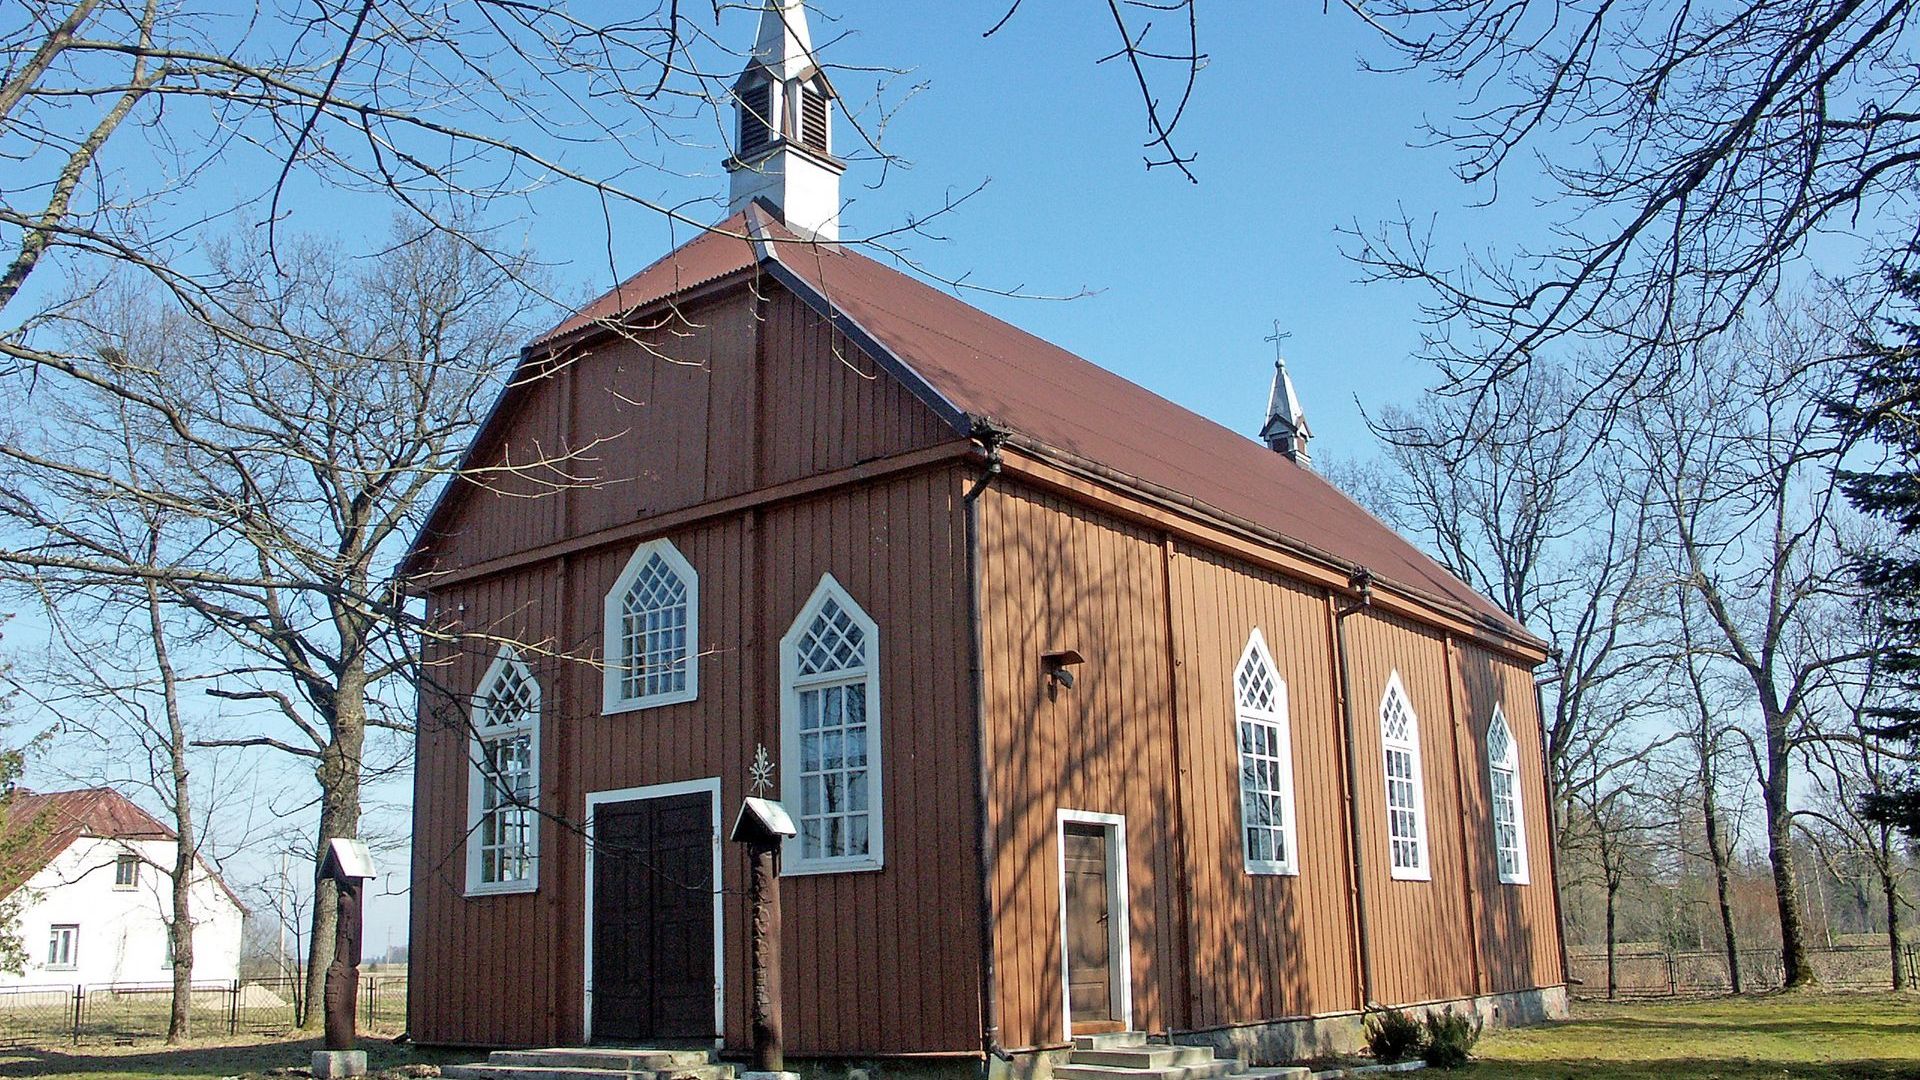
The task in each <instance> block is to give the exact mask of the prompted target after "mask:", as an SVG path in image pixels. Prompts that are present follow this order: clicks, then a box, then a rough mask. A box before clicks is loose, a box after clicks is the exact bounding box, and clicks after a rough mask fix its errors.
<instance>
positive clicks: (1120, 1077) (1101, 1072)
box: [1053, 1058, 1239, 1080]
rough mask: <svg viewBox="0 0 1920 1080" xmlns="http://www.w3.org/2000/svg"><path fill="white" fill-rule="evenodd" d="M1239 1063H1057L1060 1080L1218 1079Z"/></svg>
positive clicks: (1231, 1070)
mask: <svg viewBox="0 0 1920 1080" xmlns="http://www.w3.org/2000/svg"><path fill="white" fill-rule="evenodd" d="M1238 1064H1239V1063H1238V1062H1235V1061H1221V1060H1219V1059H1217V1058H1215V1059H1209V1060H1206V1061H1202V1062H1198V1063H1196V1064H1192V1065H1164V1066H1161V1067H1160V1068H1157V1069H1128V1068H1121V1067H1117V1066H1113V1065H1056V1066H1054V1067H1053V1075H1054V1076H1055V1077H1056V1078H1057V1080H1216V1078H1217V1077H1222V1076H1231V1075H1233V1073H1234V1072H1235V1069H1236V1066H1237V1065H1238Z"/></svg>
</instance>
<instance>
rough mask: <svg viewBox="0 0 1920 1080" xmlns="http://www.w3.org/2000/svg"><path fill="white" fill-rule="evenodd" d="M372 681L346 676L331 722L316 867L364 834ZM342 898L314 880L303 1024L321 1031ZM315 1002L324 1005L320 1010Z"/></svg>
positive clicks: (321, 772) (323, 757)
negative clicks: (336, 843)
mask: <svg viewBox="0 0 1920 1080" xmlns="http://www.w3.org/2000/svg"><path fill="white" fill-rule="evenodd" d="M366 719H367V709H366V679H365V676H364V675H362V674H361V673H360V672H358V671H354V670H349V671H348V672H347V674H346V675H345V676H343V677H342V678H341V680H340V687H339V691H338V696H337V697H336V698H335V702H334V715H333V721H332V724H331V725H330V727H331V734H332V736H333V741H332V742H330V743H328V744H327V746H326V748H325V749H324V750H322V751H321V754H320V764H319V766H318V767H317V768H315V770H314V774H315V775H316V776H317V777H318V778H319V781H320V831H319V834H318V837H317V839H318V841H319V843H318V845H317V846H316V848H315V853H316V860H315V863H314V871H315V873H316V874H318V872H319V862H318V859H319V858H322V857H324V856H325V855H326V850H327V843H328V842H329V841H331V840H333V839H334V838H336V837H340V838H346V839H353V838H355V837H358V836H359V835H360V778H361V777H360V773H361V753H362V750H363V749H364V747H365V743H366V734H367V731H366ZM338 905H339V898H338V897H337V896H335V889H334V885H333V882H331V881H322V880H320V879H319V878H318V877H316V878H315V881H314V890H313V929H312V936H311V938H310V939H309V941H308V943H307V978H306V984H307V986H306V998H307V1001H306V1010H305V1015H303V1016H302V1017H301V1023H300V1027H301V1029H302V1030H304V1031H313V1030H317V1029H318V1028H319V1027H320V1026H321V1023H322V1020H323V1018H324V1016H325V1014H326V1008H325V1004H326V994H327V968H328V966H329V965H331V964H332V963H333V938H334V933H335V930H336V927H337V924H338V922H339V912H338V910H337V909H338ZM315 1006H319V1007H318V1008H316V1007H315Z"/></svg>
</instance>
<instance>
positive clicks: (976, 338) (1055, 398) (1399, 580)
mask: <svg viewBox="0 0 1920 1080" xmlns="http://www.w3.org/2000/svg"><path fill="white" fill-rule="evenodd" d="M743 235H744V236H750V237H758V238H760V239H761V240H762V241H763V243H760V244H757V245H756V244H755V243H754V242H752V241H751V240H747V239H742V236H743ZM756 248H757V249H758V250H756ZM756 256H757V257H756ZM760 260H772V261H773V262H774V263H775V264H777V266H778V267H780V268H784V269H785V270H786V271H788V272H789V273H788V275H787V276H788V277H789V278H797V279H798V283H799V284H800V285H801V286H803V288H804V289H807V290H811V291H812V292H814V293H815V294H816V295H815V296H814V297H811V298H809V299H812V300H815V301H819V302H823V303H824V304H825V305H827V306H828V307H829V308H830V309H831V310H832V311H834V312H836V313H837V314H838V315H840V316H842V317H844V318H845V319H848V320H851V321H852V322H853V323H854V324H856V325H857V327H858V328H859V329H860V330H862V331H864V332H865V334H866V335H867V336H869V337H871V338H872V339H873V341H874V342H875V343H877V344H878V345H879V346H881V347H882V348H883V349H885V350H886V351H887V352H889V353H891V354H892V358H893V359H894V360H897V361H898V362H899V365H900V366H901V367H904V368H905V369H907V372H906V373H907V374H908V375H909V376H910V377H912V376H917V377H918V378H919V379H920V380H921V381H923V383H924V386H923V387H920V388H918V389H920V390H921V391H923V393H922V396H923V397H927V398H929V399H931V400H933V401H934V403H935V404H936V405H938V406H940V407H941V411H942V412H943V413H948V412H949V411H950V410H951V411H954V412H958V413H960V414H965V415H967V416H970V417H972V418H976V419H990V420H992V421H994V422H995V423H997V424H999V425H1001V426H1003V427H1006V428H1009V429H1011V430H1012V431H1014V432H1017V433H1018V434H1020V435H1023V436H1025V437H1027V438H1028V439H1031V440H1033V441H1035V442H1037V443H1040V444H1042V445H1043V446H1046V447H1050V448H1053V449H1056V450H1060V451H1065V452H1066V453H1068V454H1070V455H1073V456H1075V457H1078V458H1082V459H1085V460H1087V461H1090V462H1093V463H1096V464H1098V465H1099V466H1102V467H1104V469H1106V470H1108V471H1111V472H1114V473H1119V474H1121V475H1122V477H1125V478H1133V479H1135V480H1138V481H1141V482H1143V483H1144V484H1145V485H1149V486H1151V487H1155V488H1161V489H1166V490H1169V491H1172V492H1176V493H1179V494H1181V495H1184V496H1186V497H1188V498H1190V499H1192V500H1194V501H1195V502H1197V503H1199V504H1202V507H1203V508H1210V509H1212V510H1213V511H1215V512H1216V513H1218V514H1223V515H1226V516H1228V517H1229V518H1233V519H1238V520H1241V521H1246V522H1251V523H1253V524H1255V525H1257V526H1260V527H1262V528H1264V529H1267V530H1269V531H1271V532H1273V533H1277V534H1280V535H1281V536H1283V537H1285V538H1287V539H1288V540H1290V541H1292V542H1293V543H1295V544H1297V545H1298V546H1301V547H1304V548H1306V549H1309V550H1311V551H1314V552H1318V553H1319V554H1321V555H1323V556H1327V557H1330V558H1331V559H1333V560H1335V561H1337V562H1339V563H1344V564H1349V565H1355V566H1364V567H1366V568H1367V569H1368V570H1370V571H1372V573H1373V574H1374V575H1375V576H1376V577H1377V578H1378V579H1380V580H1382V581H1384V582H1386V583H1388V584H1392V585H1397V586H1400V587H1401V588H1403V589H1406V590H1409V591H1411V592H1414V593H1417V594H1421V595H1424V596H1427V597H1429V598H1436V599H1439V600H1441V601H1443V602H1448V603H1450V604H1452V605H1453V606H1455V607H1458V608H1460V609H1464V610H1465V611H1466V612H1467V613H1469V614H1470V615H1472V616H1473V617H1475V619H1476V621H1479V622H1481V623H1483V624H1486V625H1490V626H1492V627H1494V628H1496V629H1498V630H1500V631H1502V632H1504V633H1507V634H1510V635H1515V636H1518V637H1519V638H1521V639H1522V640H1524V641H1528V642H1533V643H1536V644H1537V643H1538V642H1537V639H1535V638H1534V637H1533V636H1532V635H1531V634H1529V633H1528V632H1527V631H1526V630H1525V629H1524V628H1523V627H1521V626H1520V625H1519V624H1518V623H1517V622H1516V621H1514V620H1513V619H1512V618H1510V617H1508V616H1507V614H1506V613H1505V612H1503V611H1501V610H1500V608H1499V607H1498V606H1497V605H1495V604H1494V603H1493V602H1492V601H1490V600H1488V599H1487V598H1486V597H1484V596H1481V595H1480V594H1479V593H1478V592H1476V591H1474V590H1473V589H1472V588H1471V587H1470V586H1468V585H1467V584H1466V583H1465V582H1463V581H1461V580H1460V579H1459V578H1458V577H1456V576H1454V575H1453V574H1452V573H1450V572H1448V571H1447V569H1446V568H1445V567H1443V566H1441V565H1440V564H1439V563H1438V562H1437V561H1435V560H1434V559H1432V558H1431V557H1429V556H1428V555H1426V554H1425V553H1424V552H1422V551H1421V550H1420V549H1419V548H1417V547H1415V546H1414V545H1413V544H1412V543H1410V542H1409V541H1407V540H1406V539H1405V538H1403V537H1402V536H1400V535H1399V534H1398V533H1397V532H1395V531H1394V530H1393V529H1392V528H1391V527H1390V526H1388V525H1387V524H1386V523H1384V522H1382V521H1381V520H1380V519H1378V518H1376V517H1374V516H1373V515H1372V514H1371V513H1369V512H1368V511H1367V510H1366V509H1365V508H1363V507H1361V506H1360V505H1359V504H1358V503H1356V502H1354V501H1353V500H1352V499H1351V498H1348V497H1347V495H1346V494H1345V493H1344V492H1342V491H1340V489H1338V488H1336V487H1334V486H1333V485H1332V484H1331V483H1328V482H1327V481H1326V480H1325V479H1324V478H1323V477H1321V476H1320V475H1319V474H1318V473H1315V472H1314V471H1313V470H1312V469H1310V468H1306V467H1303V466H1301V465H1299V464H1296V463H1295V462H1293V461H1291V460H1289V459H1287V458H1285V457H1283V456H1282V455H1280V454H1277V453H1274V452H1273V451H1271V450H1269V449H1267V447H1266V446H1265V445H1264V444H1262V443H1259V442H1256V441H1254V440H1253V439H1251V438H1249V437H1247V436H1245V435H1242V434H1240V433H1239V432H1236V431H1233V430H1231V429H1229V428H1226V427H1223V426H1221V425H1220V424H1217V423H1215V422H1213V421H1212V420H1209V419H1207V418H1206V417H1204V416H1201V415H1199V414H1197V413H1194V412H1192V411H1190V410H1188V409H1185V408H1182V407H1181V406H1179V405H1176V404H1174V403H1173V402H1171V401H1168V400H1167V399H1165V398H1163V397H1161V396H1159V395H1158V394H1155V393H1153V392H1151V391H1149V390H1147V389H1145V388H1144V387H1141V386H1138V385H1136V384H1134V383H1132V382H1129V381H1127V380H1126V379H1123V378H1121V377H1120V376H1118V375H1115V374H1114V373H1112V372H1110V371H1107V370H1106V369H1104V368H1102V367H1100V366H1098V365H1096V364H1092V363H1089V362H1088V361H1086V360H1083V359H1081V358H1080V357H1078V356H1075V355H1074V354H1072V353H1070V352H1067V351H1066V350H1065V349H1062V348H1060V347H1059V346H1056V345H1053V344H1051V343H1049V342H1047V341H1043V340H1041V339H1040V338H1038V337H1035V336H1034V335H1032V334H1029V333H1027V332H1026V331H1024V330H1021V329H1019V328H1018V327H1016V326H1012V325H1010V324H1008V323H1006V322H1003V321H1001V320H1000V319H997V318H994V317H993V316H991V315H988V314H987V313H986V312H984V311H981V310H979V309H978V308H975V307H973V306H972V305H971V304H968V303H966V302H964V301H962V300H960V299H958V298H956V297H954V296H951V295H949V294H947V293H945V292H941V291H940V290H938V289H935V288H933V287H931V286H929V285H927V284H926V283H924V282H922V281H920V280H918V279H916V278H914V277H911V276H910V275H908V274H905V273H902V272H901V271H899V270H896V269H894V268H892V267H889V266H886V265H884V264H883V263H880V262H878V261H876V260H874V259H872V258H869V257H867V256H866V255H863V254H860V253H858V252H856V251H854V250H852V249H850V248H847V247H844V246H842V245H839V244H824V243H814V242H809V241H806V240H804V239H802V238H801V237H799V236H797V235H795V234H794V233H792V232H791V231H789V230H787V229H786V228H785V227H783V226H782V225H780V224H779V222H778V221H777V220H775V219H774V217H773V216H772V215H771V214H769V213H767V212H765V211H764V210H762V209H761V208H760V207H759V206H757V205H756V206H754V207H750V208H749V209H748V210H747V211H746V212H745V213H743V214H736V215H734V216H733V217H730V218H728V219H727V220H726V221H724V222H721V223H720V224H719V225H717V226H715V227H714V231H710V232H705V233H702V234H701V235H700V236H698V237H696V238H694V239H693V240H691V241H689V242H688V243H687V244H685V245H683V246H681V247H680V248H678V249H677V250H675V251H673V252H671V253H669V254H668V255H667V256H666V257H665V258H662V259H661V260H660V261H659V262H656V263H654V264H653V265H652V266H649V267H647V268H646V269H645V270H642V271H641V272H640V273H638V274H635V275H634V276H633V277H631V278H629V279H628V280H627V281H625V282H623V283H622V284H621V285H620V286H619V287H618V288H617V289H614V290H612V291H610V292H608V293H606V294H605V295H603V296H601V297H600V298H599V299H597V300H595V301H594V302H593V303H592V304H589V305H588V306H587V307H586V308H583V309H582V310H581V311H580V312H579V313H577V314H576V315H574V316H573V317H572V318H570V319H568V320H567V321H565V322H563V323H561V324H560V325H559V326H557V327H555V328H554V329H553V330H551V331H549V332H548V333H546V334H544V335H542V336H541V338H540V340H539V342H536V344H539V343H544V342H553V341H555V340H556V339H558V338H560V337H562V336H565V335H569V334H573V333H576V332H581V331H586V330H587V329H588V328H589V327H590V326H591V325H592V324H593V323H595V322H596V321H602V320H608V319H611V318H613V317H616V316H618V315H620V314H622V313H624V312H629V311H633V310H635V309H638V308H644V307H647V306H649V305H652V304H656V303H659V302H661V301H663V300H666V299H668V298H670V297H672V296H674V295H676V294H679V293H682V292H685V291H687V290H688V289H691V288H694V287H695V286H698V285H701V284H704V283H707V282H712V281H717V280H719V279H721V278H724V277H727V276H729V275H731V274H735V273H741V272H744V271H747V270H749V269H752V268H754V267H755V266H756V264H757V263H758V262H759V261H760ZM582 336H586V335H585V334H583V335H582ZM963 430H964V428H963Z"/></svg>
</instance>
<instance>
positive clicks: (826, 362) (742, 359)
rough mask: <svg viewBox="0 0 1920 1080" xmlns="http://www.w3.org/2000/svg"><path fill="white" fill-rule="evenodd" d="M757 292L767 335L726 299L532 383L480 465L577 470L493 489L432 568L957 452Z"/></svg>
mask: <svg viewBox="0 0 1920 1080" xmlns="http://www.w3.org/2000/svg"><path fill="white" fill-rule="evenodd" d="M757 287H758V289H759V291H760V292H761V293H762V294H763V295H764V296H765V297H766V299H765V301H764V306H765V309H766V314H765V321H764V322H759V321H756V319H755V315H754V311H753V302H752V297H751V296H750V294H748V293H745V292H736V293H731V294H728V295H725V296H722V297H719V298H717V299H713V300H709V301H706V302H704V303H700V304H692V305H687V306H685V307H683V308H680V309H678V310H677V311H676V312H675V313H674V314H671V315H665V316H662V317H661V318H662V320H663V321H664V323H665V325H662V326H660V327H658V328H655V329H650V330H643V331H638V332H636V333H634V334H633V336H632V338H631V339H626V338H608V339H603V340H601V341H600V342H599V343H597V344H594V345H590V346H587V347H584V348H583V349H582V350H581V351H580V352H578V353H577V354H573V355H570V356H569V357H568V359H567V362H566V363H565V364H564V366H563V368H562V370H563V371H564V372H565V375H566V377H565V378H564V379H562V378H559V377H552V378H539V377H537V376H531V377H530V376H525V375H523V377H522V383H523V384H524V385H522V386H521V387H520V389H519V391H518V392H517V393H516V394H515V395H514V396H513V397H512V398H511V399H510V400H509V403H508V408H507V410H506V412H505V414H504V415H503V416H502V417H501V418H499V420H498V421H497V426H496V427H495V429H494V434H492V435H491V436H490V438H489V443H488V444H487V445H482V446H479V447H476V449H475V458H474V460H475V462H476V463H477V464H481V465H484V466H487V467H492V468H495V469H498V468H499V467H501V466H503V465H507V464H511V465H513V466H515V467H520V466H525V465H527V464H528V463H531V462H538V461H549V462H551V461H555V460H556V459H559V458H562V457H565V458H566V459H567V460H566V461H565V464H564V465H563V466H556V467H554V468H528V469H527V471H526V472H525V474H521V473H518V472H515V471H505V472H490V473H487V474H485V480H484V485H485V487H486V488H487V490H481V491H469V492H467V493H465V495H464V496H463V502H462V505H461V507H460V509H459V512H458V513H456V514H455V515H454V517H453V519H452V522H451V523H450V525H449V526H448V527H447V528H446V529H445V530H444V532H443V534H442V535H441V536H440V537H439V538H437V539H436V540H435V542H434V545H433V553H434V557H433V559H432V560H431V561H432V564H433V565H436V566H441V567H458V566H468V565H472V564H474V563H479V562H483V561H486V560H488V559H493V558H498V557H501V556H505V555H510V554H512V553H514V552H516V551H524V550H527V549H529V548H532V547H535V546H537V545H539V544H543V543H548V542H550V541H553V540H557V539H564V538H565V536H566V535H580V534H583V533H591V532H595V531H598V530H600V529H605V528H610V527H612V526H616V525H624V524H626V523H629V522H632V521H636V520H639V519H642V518H645V517H648V516H651V515H655V514H662V513H666V512H669V511H673V510H679V509H684V508H686V507H689V506H694V505H697V504H699V503H702V502H710V501H713V500H715V499H721V498H726V497H727V496H731V495H739V494H743V493H745V492H749V491H753V490H756V489H758V488H763V487H768V486H771V485H773V484H777V483H780V482H782V481H786V480H794V479H798V478H801V477H806V476H814V475H818V474H820V473H825V472H831V471H832V470H834V469H840V468H844V467H846V466H849V465H855V464H859V463H860V462H865V461H876V460H879V459H881V458H885V457H889V456H892V455H895V454H899V453H903V452H905V451H908V450H913V449H918V448H921V447H926V446H932V445H935V444H936V443H940V442H943V441H947V440H950V439H952V438H953V437H954V435H953V432H952V430H951V429H949V428H947V427H946V426H945V425H944V424H943V423H942V422H941V420H940V419H939V418H938V417H936V416H934V415H933V414H932V413H931V412H930V411H928V410H927V409H926V408H925V407H924V406H922V405H921V404H920V403H919V401H917V400H916V399H915V398H914V397H913V395H912V394H911V393H909V392H908V391H907V389H906V388H905V387H904V386H902V385H901V384H900V383H898V382H896V381H895V380H893V379H891V378H888V377H886V376H884V375H882V374H881V373H880V370H879V367H878V365H877V364H875V363H874V361H873V360H872V359H871V358H870V357H868V356H866V355H865V354H864V353H862V352H861V351H860V350H859V349H858V348H857V347H855V346H854V345H852V344H851V343H850V342H848V341H847V340H846V338H845V337H843V336H842V335H840V334H839V333H838V332H836V331H834V330H833V329H832V328H831V327H830V326H828V325H827V324H826V323H825V322H824V321H823V320H821V319H820V318H819V317H818V316H816V315H814V314H813V313H812V312H811V311H810V310H808V309H807V308H806V306H805V305H804V304H802V303H801V302H800V301H799V300H797V299H795V298H794V297H793V295H792V294H791V293H788V292H786V291H785V290H783V289H780V288H779V287H778V286H777V285H775V284H773V283H772V282H770V281H765V280H762V281H761V282H760V283H759V284H758V286H757ZM756 365H757V369H756ZM569 390H570V391H571V408H572V413H571V415H570V416H568V417H567V420H568V426H566V427H563V425H562V416H563V412H564V410H566V409H567V407H568V398H567V394H568V392H569ZM756 457H758V459H759V465H758V466H757V468H758V470H759V471H761V472H763V473H764V475H761V476H758V477H756V476H755V472H756ZM563 528H564V529H565V530H566V534H565V535H563V533H562V530H563Z"/></svg>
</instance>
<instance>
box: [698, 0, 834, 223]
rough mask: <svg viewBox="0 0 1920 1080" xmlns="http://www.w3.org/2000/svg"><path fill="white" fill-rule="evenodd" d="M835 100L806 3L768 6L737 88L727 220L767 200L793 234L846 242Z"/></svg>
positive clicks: (781, 1) (780, 0)
mask: <svg viewBox="0 0 1920 1080" xmlns="http://www.w3.org/2000/svg"><path fill="white" fill-rule="evenodd" d="M834 97H835V94H834V91H833V84H832V83H830V82H828V81H827V75H826V72H824V71H822V70H820V65H819V64H818V63H816V62H815V60H814V56H813V40H812V37H811V35H809V34H808V32H807V11H806V7H805V5H804V3H803V2H802V0H766V2H765V6H764V7H762V8H761V9H760V33H759V35H758V37H757V38H756V39H755V41H754V46H753V55H752V56H751V57H749V58H748V60H747V69H746V70H745V71H743V72H741V74H740V79H739V81H738V82H736V83H734V87H733V98H734V109H735V113H736V120H737V122H736V123H735V125H734V145H733V154H732V155H731V156H729V157H728V158H727V163H726V164H727V171H728V172H729V173H731V174H733V179H732V191H731V195H730V197H729V199H728V200H727V212H728V213H729V214H733V213H738V212H739V211H741V210H742V209H744V208H745V207H746V205H747V204H748V203H750V202H752V201H753V200H755V199H765V200H766V201H768V202H770V203H772V204H773V205H774V206H776V207H778V208H779V209H780V214H781V218H782V219H783V220H784V221H785V222H786V224H787V227H788V228H791V229H794V230H795V231H798V232H802V233H811V234H813V235H814V236H817V237H819V238H820V239H822V240H837V239H839V238H840V174H841V173H843V172H845V171H846V169H847V166H846V164H845V163H844V162H842V161H841V160H840V159H838V158H836V157H834V156H833V99H834Z"/></svg>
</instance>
